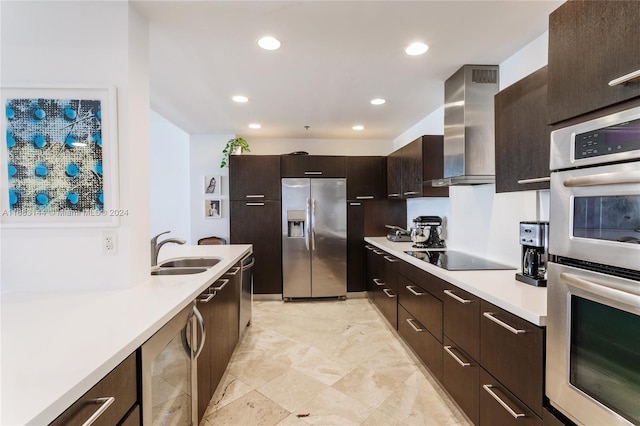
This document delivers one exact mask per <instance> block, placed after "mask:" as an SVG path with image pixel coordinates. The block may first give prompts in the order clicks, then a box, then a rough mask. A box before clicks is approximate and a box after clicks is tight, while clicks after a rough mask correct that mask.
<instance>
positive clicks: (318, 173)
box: [304, 172, 322, 175]
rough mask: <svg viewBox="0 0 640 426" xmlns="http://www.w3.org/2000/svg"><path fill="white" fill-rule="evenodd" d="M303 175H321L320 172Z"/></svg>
mask: <svg viewBox="0 0 640 426" xmlns="http://www.w3.org/2000/svg"><path fill="white" fill-rule="evenodd" d="M304 174H305V175H321V174H322V172H304Z"/></svg>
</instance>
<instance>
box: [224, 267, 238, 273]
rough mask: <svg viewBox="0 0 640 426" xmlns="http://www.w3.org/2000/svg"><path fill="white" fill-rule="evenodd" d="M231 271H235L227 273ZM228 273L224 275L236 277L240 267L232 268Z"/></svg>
mask: <svg viewBox="0 0 640 426" xmlns="http://www.w3.org/2000/svg"><path fill="white" fill-rule="evenodd" d="M231 269H235V271H233V272H229V271H231ZM229 271H227V272H225V273H224V274H225V275H238V272H239V271H240V267H239V266H234V267H233V268H230V269H229Z"/></svg>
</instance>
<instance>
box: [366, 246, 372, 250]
mask: <svg viewBox="0 0 640 426" xmlns="http://www.w3.org/2000/svg"><path fill="white" fill-rule="evenodd" d="M364 248H366V249H367V250H373V247H371V246H364Z"/></svg>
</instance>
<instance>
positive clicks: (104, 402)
mask: <svg viewBox="0 0 640 426" xmlns="http://www.w3.org/2000/svg"><path fill="white" fill-rule="evenodd" d="M115 400H116V398H115V397H113V396H109V397H106V398H96V399H93V400H91V401H89V402H92V403H94V404H100V407H99V408H98V409H97V410H96V412H95V413H93V414H92V415H91V417H89V418H88V419H87V421H86V422H84V423H82V426H89V425H92V424H93V422H95V421H96V420H98V417H100V416H101V415H102V413H104V412H105V411H107V408H109V406H110V405H111V404H113V403H114V402H115Z"/></svg>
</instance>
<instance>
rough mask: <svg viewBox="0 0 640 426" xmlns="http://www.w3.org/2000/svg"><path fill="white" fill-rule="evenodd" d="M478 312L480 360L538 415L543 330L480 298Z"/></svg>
mask: <svg viewBox="0 0 640 426" xmlns="http://www.w3.org/2000/svg"><path fill="white" fill-rule="evenodd" d="M481 312H482V317H481V320H480V335H481V336H482V337H481V340H480V348H481V350H480V353H481V359H480V363H481V364H482V366H483V367H484V368H485V369H486V370H487V371H488V372H489V373H491V375H492V376H494V377H495V378H496V379H498V380H499V381H500V382H501V383H503V384H504V385H505V386H507V387H508V388H509V390H510V391H511V392H513V393H514V394H515V395H516V396H517V397H518V398H519V399H521V400H522V401H523V402H524V403H525V404H527V405H528V406H529V408H531V409H532V410H533V411H535V413H536V414H537V415H538V416H540V417H541V416H542V397H543V395H544V388H543V374H544V373H543V371H544V370H543V369H544V330H543V329H542V328H539V327H537V326H535V325H533V324H531V323H530V322H528V321H525V320H523V319H522V318H519V317H517V316H515V315H513V314H511V313H509V312H506V311H504V310H503V309H500V308H498V307H497V306H494V305H492V304H491V303H488V302H486V301H484V300H483V301H482V304H481Z"/></svg>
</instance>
